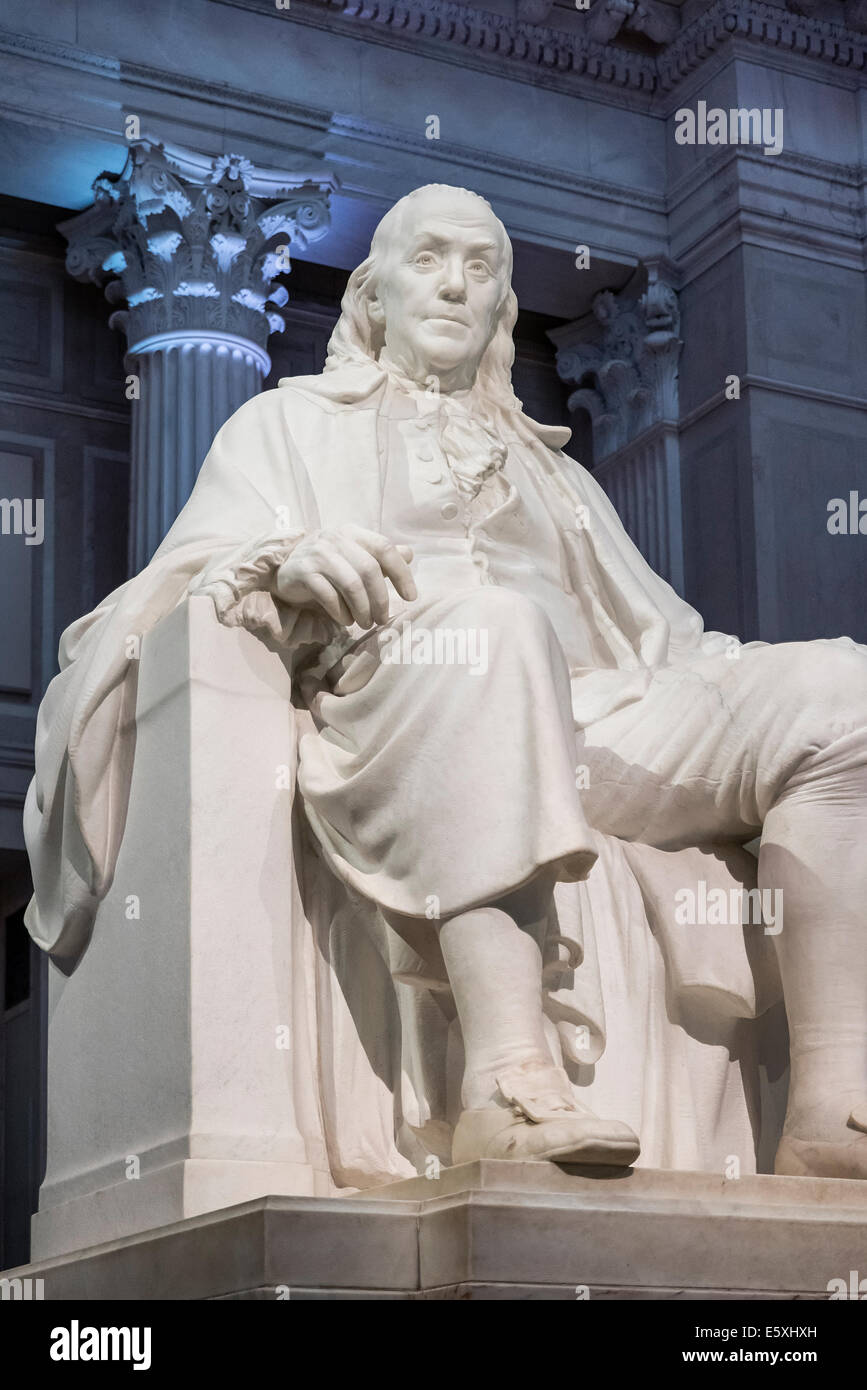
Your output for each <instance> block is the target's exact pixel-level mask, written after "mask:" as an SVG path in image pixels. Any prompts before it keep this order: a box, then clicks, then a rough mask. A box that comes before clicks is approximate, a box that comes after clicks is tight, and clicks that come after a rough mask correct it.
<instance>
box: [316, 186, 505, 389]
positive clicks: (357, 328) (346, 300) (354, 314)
mask: <svg viewBox="0 0 867 1390" xmlns="http://www.w3.org/2000/svg"><path fill="white" fill-rule="evenodd" d="M431 190H436V191H438V192H444V193H448V194H450V195H452V196H455V197H460V198H462V199H469V198H472V199H473V201H474V202H478V203H482V204H483V206H484V207H485V208H486V209H487V211H488V212H489V213H490V215H491V216H492V217H493V218H494V220H495V221H496V223H497V226H498V227H499V229H500V234H501V237H502V243H503V253H504V263H503V284H504V289H503V296H502V299H501V300H500V303H499V306H498V309H497V326H496V329H495V330H494V336H493V338H492V339H491V341H490V343H489V344H488V346H487V348H486V349H485V352H484V355H483V356H482V360H481V362H480V363H479V370H478V375H477V377H476V389H477V390H478V391H479V392H480V393H481V394H482V395H483V396H484V397H485V399H486V401H487V402H488V403H489V404H490V405H491V406H493V407H494V408H495V409H499V410H506V411H520V409H521V402H520V401H519V400H518V398H517V396H516V395H515V393H514V391H513V389H512V363H513V362H514V360H515V344H514V342H513V339H512V332H513V330H514V327H515V323H516V321H517V318H518V301H517V299H516V297H515V292H514V290H513V289H512V244H511V242H510V241H509V238H508V235H507V233H506V229H505V227H504V226H503V224H502V223H501V222H500V220H499V218H498V217H496V215H495V213H494V211H493V209H492V208H491V205H490V203H489V202H488V201H487V199H485V198H483V197H482V196H481V194H479V193H472V192H471V191H470V190H469V189H466V188H453V187H451V186H450V185H449V184H443V183H429V184H425V185H424V186H423V187H422V188H414V189H413V191H412V192H411V193H407V194H406V196H405V197H403V198H401V199H400V200H399V201H398V202H396V203H395V205H394V207H392V208H390V209H389V211H388V212H387V213H386V214H385V216H384V217H383V219H382V221H381V222H380V223H379V224H378V226H377V228H376V230H375V232H374V233H373V239H372V241H371V243H370V255H369V256H368V257H367V259H366V260H364V261H362V262H361V265H360V266H358V267H357V268H356V269H355V270H353V272H352V274H351V275H350V277H349V281H348V283H347V286H346V291H345V293H344V295H343V299H342V300H341V304H340V318H339V319H338V321H337V323H336V325H335V328H334V332H333V333H332V335H331V337H330V339H329V341H328V355H327V358H326V361H325V370H326V372H328V371H334V370H336V369H337V368H338V367H346V366H351V365H353V364H354V365H358V366H362V365H363V366H369V365H370V363H371V362H372V361H376V359H377V358H378V357H379V354H380V351H381V350H382V347H383V346H384V342H385V338H384V333H383V329H382V327H381V326H380V325H378V324H375V323H374V322H373V321H372V320H371V317H370V314H369V312H368V308H369V305H370V302H371V300H372V299H373V297H374V295H375V293H376V285H377V281H378V278H379V273H380V270H381V267H382V262H383V259H384V253H385V250H386V243H387V240H388V238H389V235H390V234H391V232H392V229H393V228H394V227H395V224H398V223H399V222H400V220H401V217H402V214H403V211H404V208H405V206H406V204H407V203H409V202H410V201H411V200H412V199H413V198H417V197H418V196H419V195H420V194H421V193H427V192H429V191H431Z"/></svg>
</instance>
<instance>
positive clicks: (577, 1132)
mask: <svg viewBox="0 0 867 1390" xmlns="http://www.w3.org/2000/svg"><path fill="white" fill-rule="evenodd" d="M511 270H512V250H511V245H510V242H509V239H508V236H507V234H506V231H505V229H504V227H503V225H502V223H501V222H500V221H499V220H498V219H497V218H496V217H495V216H494V214H493V212H492V211H491V208H490V207H489V205H488V203H487V202H486V201H485V200H484V199H483V198H481V197H479V196H478V195H476V194H474V193H471V192H468V191H467V190H464V189H460V188H452V187H446V186H443V185H436V184H435V185H429V186H426V187H424V188H419V189H416V190H415V191H414V192H412V193H410V194H409V195H408V196H406V197H404V198H402V199H401V200H400V201H399V202H398V203H397V204H396V205H395V206H394V207H393V208H392V209H391V210H390V211H389V212H388V213H387V214H386V216H385V217H384V218H383V219H382V221H381V222H380V224H379V226H378V227H377V229H376V232H375V235H374V238H373V242H372V246H371V252H370V255H369V257H368V259H367V260H365V261H364V263H363V264H362V265H360V266H359V267H358V268H357V269H356V270H355V271H354V272H353V274H352V275H351V277H350V279H349V284H348V287H347V290H346V295H345V298H344V300H343V306H342V316H341V318H340V321H339V322H338V324H337V326H336V329H335V331H334V334H333V336H332V338H331V341H330V344H329V351H328V360H327V363H326V367H325V371H324V372H323V373H322V375H321V376H316V377H307V378H296V379H291V380H289V381H286V382H284V383H281V387H280V388H279V389H277V390H274V391H268V392H265V393H263V394H262V395H260V396H258V397H256V398H255V399H253V400H251V401H249V402H248V403H247V404H246V405H245V406H243V407H242V408H241V410H239V411H238V412H237V414H236V415H235V416H234V417H233V418H232V419H231V420H230V421H229V422H228V423H227V424H226V425H225V426H224V428H223V430H222V431H221V432H220V434H219V435H218V437H217V440H216V442H215V444H214V447H213V449H212V451H211V453H210V455H209V457H208V459H207V461H206V462H205V464H204V466H203V469H202V471H201V473H200V476H199V479H198V481H197V484H196V487H195V489H194V492H193V494H192V497H191V498H190V501H189V502H188V504H187V506H186V507H185V509H184V511H183V512H182V513H181V515H180V517H179V518H178V520H177V522H176V523H175V525H174V527H173V528H172V530H171V532H170V533H169V535H168V537H167V538H166V540H165V541H164V542H163V545H162V546H161V547H160V549H159V551H158V552H157V554H156V556H155V557H154V559H153V561H152V562H151V564H150V565H149V566H148V567H147V569H146V570H145V571H144V572H143V574H142V575H141V576H139V577H138V578H136V579H133V580H131V581H129V583H128V584H127V585H125V586H123V588H122V589H120V590H119V591H117V593H115V594H114V595H111V596H109V598H108V599H107V600H106V601H105V603H104V604H103V605H101V607H100V608H98V609H97V610H96V611H95V612H94V613H93V614H91V615H89V616H88V617H87V618H83V619H81V620H80V622H78V623H76V624H74V625H73V626H72V627H71V628H70V629H69V630H68V631H67V633H66V634H64V639H63V643H62V646H61V666H62V669H61V673H60V675H59V676H58V677H57V678H56V680H55V681H54V682H53V683H52V686H51V687H50V689H49V691H48V693H47V695H46V698H45V701H44V703H43V708H42V712H41V718H40V729H39V739H38V747H37V771H36V777H35V779H34V783H33V786H32V787H31V791H30V794H29V797H28V802H27V809H26V828H27V838H28V846H29V850H30V854H31V859H32V863H33V870H34V880H35V896H34V900H33V902H32V904H31V907H30V909H29V912H28V918H27V921H28V925H29V928H30V930H31V932H32V933H33V935H34V937H35V938H36V939H37V940H38V941H39V942H40V943H41V944H42V945H43V946H45V947H46V948H47V949H49V950H51V951H52V952H53V954H54V955H55V958H56V959H57V960H58V961H59V962H61V963H64V962H65V963H66V968H70V967H71V966H72V965H73V964H74V963H75V961H76V960H77V958H78V957H79V956H80V954H81V952H82V950H83V948H84V946H85V945H86V942H87V938H88V933H89V932H90V929H91V925H92V921H93V917H94V913H95V910H96V907H97V905H98V903H99V901H100V900H101V898H103V897H104V896H105V893H106V892H107V889H108V887H109V885H110V883H111V876H112V872H113V865H114V862H115V859H116V854H117V847H118V844H119V841H120V836H121V834H122V831H123V819H124V805H125V797H126V795H127V793H128V785H129V775H130V771H129V770H130V766H131V761H132V747H133V740H134V710H135V685H134V677H131V676H129V674H128V669H127V668H128V666H129V662H128V661H125V657H124V652H123V639H124V636H125V635H126V634H127V633H129V632H137V633H141V632H146V631H148V630H149V629H150V628H152V627H153V626H154V624H155V623H156V622H157V621H158V620H159V618H160V617H162V616H163V615H164V614H166V613H167V612H169V611H171V610H172V609H173V608H174V607H176V606H177V605H178V604H179V603H181V602H183V601H185V600H186V598H187V597H188V596H190V595H192V594H206V595H210V596H211V598H212V599H213V602H214V605H215V608H216V611H217V615H218V617H219V618H220V620H221V621H222V622H223V623H226V624H240V625H243V626H245V627H247V628H249V629H251V630H252V631H254V632H256V633H257V634H259V635H260V636H261V637H262V640H265V641H267V642H268V643H270V644H272V646H273V647H274V649H276V650H278V651H280V652H281V653H282V654H283V657H284V659H285V660H286V661H287V662H288V663H290V667H291V671H292V676H293V682H294V687H293V689H294V694H293V702H296V707H297V708H298V709H303V710H304V711H305V712H306V716H305V717H306V718H307V732H306V733H305V735H304V737H303V738H301V740H300V746H299V750H298V770H297V771H298V775H297V789H298V795H299V796H300V801H301V805H302V806H303V815H304V818H305V823H306V827H307V831H308V832H309V834H310V835H311V837H313V838H312V839H311V843H315V845H316V847H317V848H316V858H317V862H318V864H319V866H320V869H321V872H323V873H326V874H329V875H331V876H333V877H334V878H335V879H337V880H338V881H339V882H340V884H341V885H345V887H346V888H347V890H350V891H351V892H352V893H353V894H354V895H356V898H357V899H358V900H364V901H365V902H367V903H369V904H373V905H375V906H376V908H377V909H378V910H379V912H381V914H382V916H383V917H384V918H385V920H386V922H387V923H388V925H389V928H390V929H391V930H393V931H394V933H396V936H397V938H399V939H400V940H401V941H402V942H405V943H407V944H408V945H410V946H411V947H412V949H413V950H414V951H415V952H416V953H417V955H418V956H419V957H420V958H423V959H425V960H427V961H428V962H429V963H430V966H431V970H432V971H433V970H434V969H439V970H441V971H444V974H445V977H446V978H447V982H448V986H449V987H450V989H451V994H452V996H453V1000H454V1005H455V1007H456V1011H457V1017H458V1020H459V1024H460V1032H461V1035H462V1042H463V1049H464V1063H463V1066H464V1070H463V1081H462V1089H461V1096H460V1113H459V1114H458V1115H457V1117H456V1123H455V1125H454V1133H453V1137H452V1160H453V1161H454V1162H463V1161H467V1160H471V1159H477V1158H481V1157H489V1158H500V1159H503V1158H506V1159H557V1160H559V1161H567V1162H568V1161H571V1162H577V1163H585V1164H587V1163H590V1164H599V1163H605V1164H614V1165H621V1166H625V1165H629V1164H631V1163H633V1162H634V1161H635V1159H636V1158H637V1156H638V1154H639V1138H638V1136H637V1134H636V1133H635V1132H634V1126H632V1125H630V1124H627V1123H625V1122H624V1120H623V1118H622V1117H618V1116H616V1115H614V1116H612V1117H607V1118H606V1117H601V1116H599V1115H597V1114H596V1113H595V1110H596V1109H597V1108H599V1107H594V1108H593V1109H591V1108H589V1107H588V1106H587V1105H586V1104H585V1103H584V1101H583V1100H582V1099H580V1098H579V1097H580V1085H578V1086H576V1085H574V1084H573V1083H572V1080H571V1079H570V1076H569V1074H568V1071H567V1069H566V1067H565V1066H564V1064H563V1058H562V1056H557V1055H555V1053H554V1051H553V1050H552V1046H551V1030H550V1029H549V1028H548V1027H547V1023H546V1018H545V1015H544V1011H543V994H544V988H543V970H544V966H545V959H546V955H545V953H546V939H547V938H548V936H549V934H550V933H551V932H552V925H553V929H554V931H555V933H556V925H555V920H556V912H555V911H554V910H553V903H554V894H555V890H559V888H560V886H562V885H564V884H565V885H568V884H573V885H577V884H582V885H583V884H584V883H585V881H587V880H588V878H592V875H593V874H594V873H597V872H598V871H599V866H598V865H597V869H596V870H594V864H595V863H596V861H597V859H598V856H599V843H600V840H599V837H600V836H612V837H616V838H617V839H618V840H619V841H622V842H624V844H626V845H627V846H630V845H635V846H647V847H651V848H652V849H653V850H656V851H680V850H681V849H682V848H683V847H689V846H703V845H705V846H706V845H711V844H714V843H722V844H731V845H733V846H743V845H745V844H746V843H747V842H749V841H752V840H754V839H755V838H756V837H757V836H759V835H761V847H760V851H759V860H758V885H759V888H760V889H765V888H771V889H773V890H774V891H775V892H777V893H780V894H782V896H783V897H784V900H785V905H786V915H785V924H784V928H783V930H781V931H779V932H778V933H777V935H776V936H774V942H773V944H774V947H775V949H776V953H777V957H778V962H779V973H780V978H781V981H782V987H783V993H784V998H785V1008H786V1013H787V1016H788V1022H789V1034H790V1066H791V1075H790V1087H789V1099H788V1109H787V1113H786V1117H785V1125H784V1130H783V1135H782V1139H781V1141H780V1144H779V1148H778V1150H777V1154H776V1171H777V1172H778V1173H785V1174H809V1175H824V1176H832V1177H850V1178H851V1177H862V1178H864V1177H867V929H865V928H867V854H865V851H864V836H865V827H867V718H865V709H867V650H865V648H864V647H862V646H859V645H857V644H856V643H854V642H852V641H850V640H849V639H848V638H837V639H834V640H827V641H825V640H817V641H812V642H799V643H785V644H779V645H773V644H767V643H761V642H752V643H749V644H746V645H741V644H740V643H738V642H737V641H736V639H733V638H728V637H726V636H725V635H723V634H720V633H706V632H704V630H703V625H702V622H701V619H700V617H699V615H698V614H697V613H696V612H695V611H694V610H693V609H692V608H690V607H689V606H688V605H687V604H686V603H684V602H683V601H682V600H681V599H679V598H678V596H677V595H676V594H675V593H674V592H673V591H672V590H671V589H670V587H669V586H668V585H667V584H665V583H664V582H663V581H662V580H661V579H659V578H658V577H657V576H656V575H655V574H654V573H653V572H652V571H651V570H650V569H649V567H648V566H647V565H646V564H645V562H644V560H643V559H642V557H641V556H640V554H639V553H638V551H637V550H636V548H635V547H634V546H633V545H632V543H631V541H630V540H629V538H628V537H627V536H626V534H625V532H624V531H623V528H622V526H621V524H620V522H619V520H618V518H617V516H616V513H615V512H614V510H613V508H612V507H611V505H610V503H609V502H608V500H607V498H606V497H605V495H604V494H603V493H602V491H601V489H599V488H598V486H597V485H596V484H595V483H594V482H593V480H592V479H591V478H590V477H589V475H587V474H586V472H585V471H584V470H582V469H580V468H579V467H578V465H576V464H573V463H572V461H571V460H569V459H568V458H566V457H565V456H564V455H563V454H562V453H561V452H560V449H561V447H562V445H563V444H564V443H565V442H566V440H567V439H568V430H565V429H562V428H555V427H545V426H543V425H539V424H537V423H535V422H534V421H532V420H531V419H529V418H528V416H527V415H525V414H524V412H523V411H522V409H521V403H520V402H519V401H518V400H517V399H516V397H515V395H514V392H513V390H512V386H511V364H512V361H513V357H514V348H513V343H512V330H513V328H514V325H515V321H516V316H517V302H516V299H515V295H514V293H513V291H512V288H511ZM733 648H736V653H735V654H736V657H737V659H734V660H733V659H731V658H732V650H733ZM576 764H577V765H580V766H581V767H582V768H584V769H585V770H586V776H585V777H584V778H582V779H577V780H576ZM578 781H580V783H581V784H580V785H578ZM769 951H770V946H769ZM629 1002H630V1001H629V1000H628V999H627V1000H626V1003H625V1007H628V1006H629Z"/></svg>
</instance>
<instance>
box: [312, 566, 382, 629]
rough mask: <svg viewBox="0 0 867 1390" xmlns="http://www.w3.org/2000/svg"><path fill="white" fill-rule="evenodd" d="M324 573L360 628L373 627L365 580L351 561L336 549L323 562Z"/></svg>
mask: <svg viewBox="0 0 867 1390" xmlns="http://www.w3.org/2000/svg"><path fill="white" fill-rule="evenodd" d="M322 573H323V574H324V575H325V577H326V578H327V579H329V580H330V581H331V583H332V584H333V585H334V587H335V589H336V590H337V592H338V593H339V594H340V596H341V597H342V599H343V601H344V603H345V604H346V606H347V607H348V608H349V610H350V612H351V613H352V619H351V621H352V622H356V623H358V626H359V627H371V626H372V625H373V613H372V612H371V604H370V598H369V596H368V593H367V589H366V587H365V584H364V580H363V579H362V577H361V575H360V574H359V573H358V571H357V570H356V568H355V566H354V565H352V564H351V563H350V562H349V560H347V559H345V558H344V556H343V555H342V554H341V552H340V551H339V550H338V549H336V548H335V549H334V550H333V551H331V553H330V554H329V555H328V557H327V558H326V559H325V560H324V561H323V562H322Z"/></svg>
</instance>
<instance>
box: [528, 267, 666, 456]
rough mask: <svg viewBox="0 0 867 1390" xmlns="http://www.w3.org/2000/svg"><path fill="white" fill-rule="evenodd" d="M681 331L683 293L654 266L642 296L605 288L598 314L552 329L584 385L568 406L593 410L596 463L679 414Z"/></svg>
mask: <svg viewBox="0 0 867 1390" xmlns="http://www.w3.org/2000/svg"><path fill="white" fill-rule="evenodd" d="M679 331H680V308H679V306H678V302H677V295H676V293H675V291H674V289H673V288H672V286H671V285H670V284H669V283H667V282H666V281H665V280H663V279H661V278H660V277H659V275H658V274H657V272H656V271H654V270H651V271H650V272H649V274H648V284H647V289H646V290H645V292H644V293H643V294H642V295H641V296H640V297H638V298H630V297H627V296H625V295H624V294H614V293H613V292H612V291H611V290H602V291H601V292H600V293H599V294H597V295H596V297H595V298H594V300H593V315H592V319H582V320H578V321H576V322H575V323H574V324H567V325H566V326H565V327H563V328H558V329H555V330H553V331H552V332H551V333H550V334H549V337H550V338H551V340H552V342H553V343H554V344H555V346H556V348H557V371H558V373H559V375H560V377H561V378H562V380H563V381H566V382H569V383H574V384H575V385H576V386H577V388H578V389H577V390H576V391H573V392H572V394H571V396H570V397H569V402H568V404H569V409H570V410H577V409H584V410H587V411H588V413H589V415H590V418H591V421H592V423H593V444H594V456H595V460H596V463H597V464H598V463H601V462H602V460H603V459H605V458H607V457H609V455H611V454H614V453H616V452H617V450H619V449H622V448H623V447H624V446H625V445H626V444H629V443H630V442H631V441H632V440H633V439H635V438H637V436H638V435H640V434H642V433H643V432H644V431H645V430H646V429H649V428H650V427H651V426H652V425H656V424H659V423H661V422H663V421H665V422H676V421H677V418H678V395H677V371H678V367H677V364H678V359H679V357H680V350H681V348H682V346H683V343H682V342H681V340H680V338H679V336H678V334H679Z"/></svg>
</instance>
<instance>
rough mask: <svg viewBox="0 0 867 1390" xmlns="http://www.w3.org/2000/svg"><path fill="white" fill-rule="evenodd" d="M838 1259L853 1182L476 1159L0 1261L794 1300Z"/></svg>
mask: <svg viewBox="0 0 867 1390" xmlns="http://www.w3.org/2000/svg"><path fill="white" fill-rule="evenodd" d="M852 1270H860V1271H862V1272H863V1273H865V1274H867V1183H861V1182H857V1181H851V1180H829V1179H812V1178H776V1177H764V1176H762V1177H747V1178H741V1179H739V1180H736V1181H728V1180H726V1179H724V1178H720V1177H717V1176H715V1175H713V1174H707V1173H674V1172H659V1171H656V1170H653V1169H633V1170H627V1171H624V1172H621V1173H619V1174H617V1175H614V1174H612V1173H611V1172H610V1171H609V1172H608V1173H606V1174H604V1175H603V1174H601V1173H590V1172H589V1171H588V1170H581V1169H577V1168H568V1169H567V1168H565V1167H560V1166H558V1165H555V1164H552V1163H506V1162H492V1161H483V1162H481V1163H472V1164H464V1165H462V1166H459V1167H457V1168H450V1169H444V1170H443V1171H442V1173H441V1176H440V1177H439V1178H438V1179H430V1180H429V1179H425V1178H417V1179H409V1180H407V1181H404V1182H399V1183H395V1184H392V1185H389V1186H387V1187H381V1188H378V1189H376V1190H372V1191H371V1192H369V1193H368V1194H367V1195H364V1194H355V1195H352V1196H347V1197H332V1198H316V1197H279V1196H272V1197H265V1198H259V1199H257V1200H254V1201H250V1202H245V1203H242V1204H241V1205H239V1206H234V1207H231V1208H228V1209H226V1210H224V1211H214V1212H210V1213H207V1214H205V1215H200V1216H194V1217H188V1218H187V1219H185V1220H183V1221H179V1222H176V1223H174V1224H172V1225H167V1226H164V1227H161V1228H160V1229H158V1230H153V1231H147V1232H143V1233H139V1234H137V1235H133V1236H129V1237H126V1238H124V1239H121V1240H115V1241H111V1242H109V1243H107V1244H103V1245H99V1246H94V1247H91V1248H89V1249H84V1250H77V1251H74V1252H71V1253H69V1254H66V1255H63V1256H60V1257H55V1258H52V1259H45V1260H39V1261H36V1262H34V1263H33V1264H31V1265H29V1266H26V1267H24V1268H21V1269H18V1270H11V1271H7V1272H6V1275H7V1277H9V1276H12V1275H21V1276H26V1275H29V1276H31V1277H33V1278H41V1279H44V1281H45V1298H46V1299H94V1300H97V1299H144V1300H151V1299H214V1298H216V1299H275V1300H276V1299H278V1298H282V1299H286V1298H289V1299H296V1300H297V1299H345V1298H351V1299H368V1298H373V1299H476V1300H492V1299H522V1300H526V1299H570V1300H574V1299H575V1298H576V1297H579V1296H580V1297H585V1296H586V1297H589V1298H591V1299H681V1300H682V1299H713V1300H719V1299H735V1298H739V1299H751V1300H761V1299H778V1300H779V1299H785V1300H790V1299H826V1298H827V1297H828V1284H829V1281H830V1280H832V1279H838V1278H842V1279H844V1280H846V1281H847V1283H848V1281H849V1277H850V1271H852ZM585 1291H586V1292H585Z"/></svg>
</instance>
